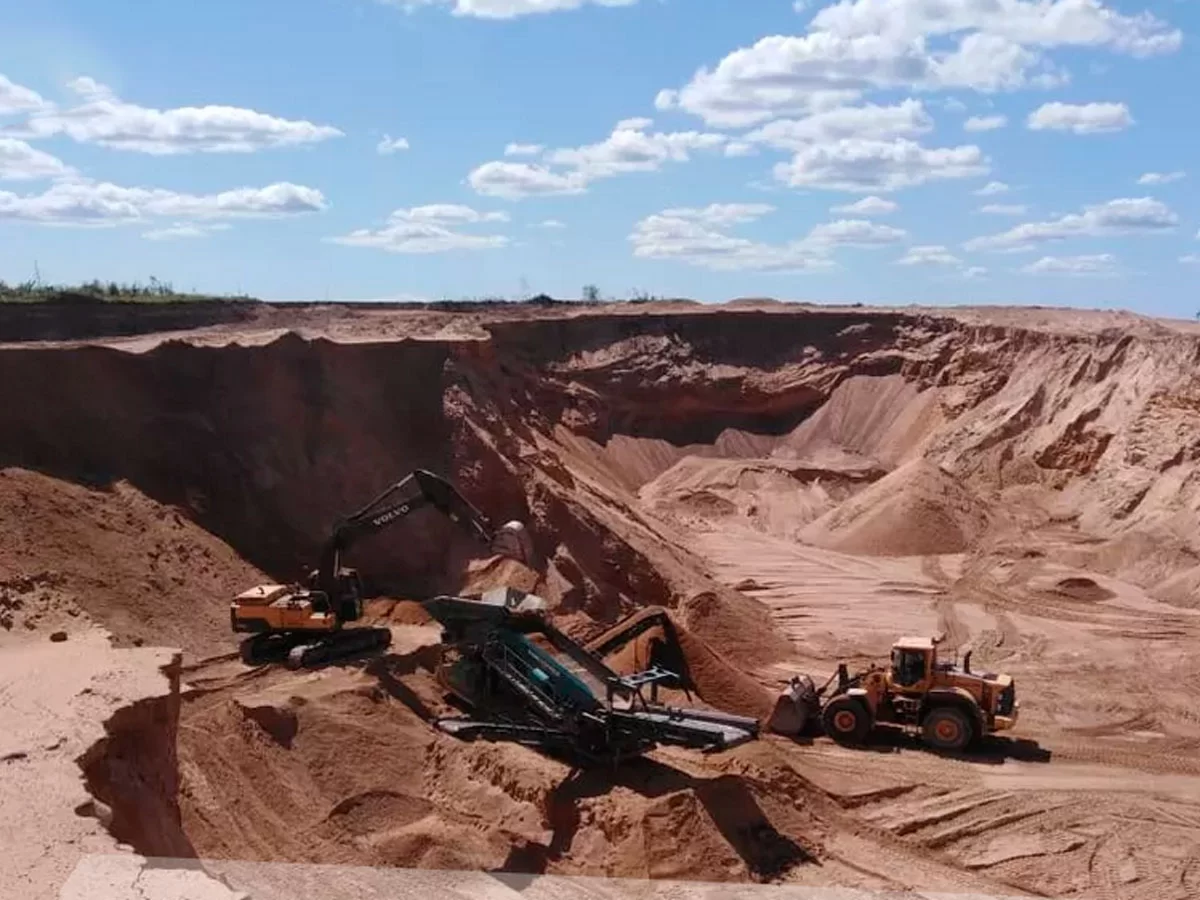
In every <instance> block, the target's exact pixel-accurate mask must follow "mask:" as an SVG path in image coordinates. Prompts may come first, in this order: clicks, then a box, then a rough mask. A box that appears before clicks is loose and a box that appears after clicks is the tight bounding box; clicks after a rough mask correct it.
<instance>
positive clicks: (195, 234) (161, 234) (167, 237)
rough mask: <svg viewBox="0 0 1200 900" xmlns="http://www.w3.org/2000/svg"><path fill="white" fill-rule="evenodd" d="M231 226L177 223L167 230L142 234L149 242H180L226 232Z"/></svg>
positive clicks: (155, 230) (154, 229) (156, 229)
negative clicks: (217, 232)
mask: <svg viewBox="0 0 1200 900" xmlns="http://www.w3.org/2000/svg"><path fill="white" fill-rule="evenodd" d="M229 227H230V226H229V225H228V224H226V223H224V222H212V223H208V224H197V223H195V222H177V223H175V224H174V225H170V226H167V227H166V228H152V229H151V230H150V231H144V232H142V237H144V238H145V239H146V240H148V241H178V240H185V239H188V238H204V237H208V236H209V235H210V234H212V233H213V232H216V231H226V230H228V228H229Z"/></svg>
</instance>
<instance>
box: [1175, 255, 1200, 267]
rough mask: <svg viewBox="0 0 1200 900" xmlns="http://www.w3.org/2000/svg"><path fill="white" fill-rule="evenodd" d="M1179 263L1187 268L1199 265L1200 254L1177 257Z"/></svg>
mask: <svg viewBox="0 0 1200 900" xmlns="http://www.w3.org/2000/svg"><path fill="white" fill-rule="evenodd" d="M1179 261H1180V262H1181V263H1183V264H1184V265H1188V266H1194V265H1200V254H1196V253H1185V254H1184V255H1183V256H1181V257H1179Z"/></svg>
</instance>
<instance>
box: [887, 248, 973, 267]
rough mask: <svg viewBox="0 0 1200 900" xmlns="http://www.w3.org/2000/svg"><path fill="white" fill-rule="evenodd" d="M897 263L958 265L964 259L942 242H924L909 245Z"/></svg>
mask: <svg viewBox="0 0 1200 900" xmlns="http://www.w3.org/2000/svg"><path fill="white" fill-rule="evenodd" d="M896 263H897V264H898V265H901V266H957V265H961V264H962V260H961V259H959V258H958V257H957V256H955V255H954V254H953V253H951V252H950V251H949V250H948V249H947V248H946V247H944V246H942V245H941V244H922V245H920V246H917V247H909V248H908V252H907V253H905V254H904V255H903V256H902V257H900V258H899V259H898V260H896Z"/></svg>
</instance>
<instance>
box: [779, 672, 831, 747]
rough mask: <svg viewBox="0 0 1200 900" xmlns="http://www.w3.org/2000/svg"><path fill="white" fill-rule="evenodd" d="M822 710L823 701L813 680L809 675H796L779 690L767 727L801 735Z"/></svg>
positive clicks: (782, 732) (792, 734)
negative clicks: (818, 695)
mask: <svg viewBox="0 0 1200 900" xmlns="http://www.w3.org/2000/svg"><path fill="white" fill-rule="evenodd" d="M820 711H821V702H820V700H819V698H818V697H817V689H816V687H815V685H814V684H813V680H812V679H811V678H809V677H808V676H807V675H796V676H794V677H793V678H792V680H791V681H789V682H788V684H787V687H785V688H784V689H783V690H782V691H780V692H779V697H778V699H777V700H776V701H775V708H774V709H773V710H772V711H771V716H770V718H768V719H767V728H769V729H770V730H771V731H774V732H775V733H776V734H786V735H791V736H796V735H800V734H803V733H804V730H805V728H807V727H808V724H809V723H810V722H813V721H815V720H816V719H817V717H818V716H819V715H820Z"/></svg>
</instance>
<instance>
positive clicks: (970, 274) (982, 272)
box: [961, 266, 988, 280]
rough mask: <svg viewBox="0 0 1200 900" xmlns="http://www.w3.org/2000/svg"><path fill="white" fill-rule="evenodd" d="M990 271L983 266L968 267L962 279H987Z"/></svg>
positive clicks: (963, 272) (963, 271)
mask: <svg viewBox="0 0 1200 900" xmlns="http://www.w3.org/2000/svg"><path fill="white" fill-rule="evenodd" d="M987 273H988V270H987V269H986V268H985V267H983V266H967V267H966V268H965V269H963V270H962V273H961V274H962V277H963V278H966V279H968V280H969V279H972V278H986V277H987Z"/></svg>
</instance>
